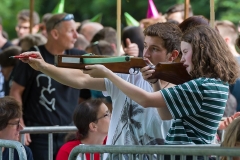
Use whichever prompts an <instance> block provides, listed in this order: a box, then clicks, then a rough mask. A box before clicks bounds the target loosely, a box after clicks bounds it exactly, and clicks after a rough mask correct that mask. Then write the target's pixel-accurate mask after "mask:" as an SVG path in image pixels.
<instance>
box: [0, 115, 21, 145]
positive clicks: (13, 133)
mask: <svg viewBox="0 0 240 160" xmlns="http://www.w3.org/2000/svg"><path fill="white" fill-rule="evenodd" d="M21 130H23V127H22V125H21V124H20V118H14V119H11V120H9V122H8V125H7V127H6V128H4V129H3V130H1V131H0V138H1V139H6V140H14V141H18V140H19V132H20V131H21Z"/></svg>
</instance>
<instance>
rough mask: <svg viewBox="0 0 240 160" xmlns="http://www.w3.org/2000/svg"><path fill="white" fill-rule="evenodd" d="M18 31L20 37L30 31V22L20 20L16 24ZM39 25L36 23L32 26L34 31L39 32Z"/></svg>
mask: <svg viewBox="0 0 240 160" xmlns="http://www.w3.org/2000/svg"><path fill="white" fill-rule="evenodd" d="M15 29H16V32H17V35H18V38H22V37H23V36H25V35H27V34H29V33H30V22H29V21H22V20H18V24H17V26H16V28H15ZM38 29H39V28H38V25H35V26H34V27H33V28H32V33H33V34H34V33H37V32H38Z"/></svg>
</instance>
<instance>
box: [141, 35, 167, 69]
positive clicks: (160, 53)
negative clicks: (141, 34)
mask: <svg viewBox="0 0 240 160" xmlns="http://www.w3.org/2000/svg"><path fill="white" fill-rule="evenodd" d="M163 46H164V42H163V40H162V39H161V38H159V37H157V36H146V37H145V39H144V49H143V57H146V58H148V59H149V60H150V61H151V62H152V63H153V64H154V65H156V64H158V63H159V62H168V61H169V55H171V54H167V49H166V48H164V47H163Z"/></svg>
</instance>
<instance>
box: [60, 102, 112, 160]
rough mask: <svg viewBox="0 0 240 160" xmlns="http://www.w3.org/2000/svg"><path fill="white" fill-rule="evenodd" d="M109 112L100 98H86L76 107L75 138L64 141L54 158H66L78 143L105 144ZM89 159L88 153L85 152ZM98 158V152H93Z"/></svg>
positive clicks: (65, 159)
mask: <svg viewBox="0 0 240 160" xmlns="http://www.w3.org/2000/svg"><path fill="white" fill-rule="evenodd" d="M110 116H111V113H110V112H109V110H108V108H107V106H106V105H105V104H104V103H103V101H102V100H100V99H93V100H87V101H84V102H82V103H81V104H79V105H78V107H76V109H75V111H74V113H73V122H74V124H75V126H76V127H77V129H78V131H77V138H76V139H75V140H72V141H69V142H67V143H65V144H64V145H63V146H62V147H61V148H60V150H59V151H58V154H57V158H56V160H68V157H69V154H70V152H71V150H72V149H73V148H74V147H75V146H77V145H80V144H88V145H93V144H96V145H97V144H98V145H101V144H105V143H106V136H107V133H108V127H109V122H110ZM86 158H87V159H86V160H90V154H86ZM94 159H95V160H99V159H100V157H99V154H94Z"/></svg>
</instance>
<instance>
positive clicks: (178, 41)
mask: <svg viewBox="0 0 240 160" xmlns="http://www.w3.org/2000/svg"><path fill="white" fill-rule="evenodd" d="M29 27H30V11H29V10H22V11H20V12H19V14H18V15H17V25H16V32H17V36H18V37H17V38H15V39H13V40H9V39H8V36H7V34H6V32H5V31H4V29H3V27H2V21H1V20H0V66H1V73H2V74H1V75H0V84H1V85H0V87H2V88H0V89H1V92H0V96H1V97H3V98H0V124H1V126H2V127H1V126H0V139H8V140H18V138H19V132H20V131H21V130H22V129H23V128H24V127H25V126H72V125H75V126H76V127H77V130H78V131H77V132H76V133H70V134H68V135H67V136H68V138H67V140H66V134H62V133H58V134H53V157H54V159H57V160H65V159H66V160H67V159H68V156H69V154H70V151H71V150H72V149H73V148H74V147H75V146H77V145H84V144H88V145H91V144H98V145H195V144H213V143H216V141H215V140H216V139H217V138H216V137H220V136H219V135H220V133H219V131H221V130H226V133H225V138H224V141H223V142H222V144H221V145H222V146H223V147H239V146H240V145H239V144H240V134H239V133H240V127H239V125H240V124H239V119H240V118H239V117H240V93H239V92H240V90H239V84H240V83H239V82H240V78H239V64H240V55H239V53H238V50H237V49H236V45H237V44H238V45H239V44H240V36H239V33H238V31H237V29H236V26H235V25H234V24H233V23H232V22H230V21H227V20H224V21H216V23H215V27H214V28H212V27H210V23H209V20H208V19H207V18H205V17H204V16H201V15H193V12H192V9H191V6H190V8H189V18H187V19H184V5H183V4H177V5H174V6H172V7H171V8H169V9H168V11H167V12H166V14H165V16H161V15H159V17H158V18H148V19H142V20H141V21H140V26H127V27H125V28H124V29H123V31H122V37H121V40H122V50H121V53H117V35H116V30H115V29H114V28H112V27H107V26H103V25H102V24H100V23H97V22H90V21H88V20H85V21H83V22H82V23H80V25H79V23H76V22H75V20H74V15H73V14H69V13H60V14H50V13H47V14H45V15H44V16H43V17H42V22H41V23H40V18H39V15H38V13H36V12H34V13H33V26H32V29H31V31H32V34H30V28H29ZM239 48H240V45H239ZM86 53H93V54H96V55H109V56H121V55H129V56H134V57H143V58H144V59H147V60H148V61H149V62H150V63H152V65H157V64H158V63H159V62H164V63H172V62H181V63H182V64H183V66H184V67H185V68H186V71H187V73H188V74H189V75H190V76H191V79H192V80H190V81H188V82H185V83H183V84H180V85H176V84H173V83H171V82H167V81H164V80H161V79H150V77H151V76H152V75H153V73H154V72H155V69H153V68H152V67H150V66H147V65H146V67H143V68H141V70H140V72H139V73H137V74H122V73H113V72H112V71H111V70H109V69H107V68H106V67H104V66H103V65H88V66H86V70H79V69H70V68H58V67H56V66H54V56H55V55H62V54H65V55H84V54H86ZM32 54H34V55H35V56H36V57H35V58H31V57H30V58H21V59H20V60H18V59H16V58H12V59H10V58H9V57H11V56H16V55H22V56H29V55H32ZM123 65H124V64H123ZM222 117H225V119H224V120H223V121H222ZM10 133H11V134H10ZM69 137H71V138H69ZM220 141H221V140H220ZM220 143H221V142H220ZM24 144H25V145H26V146H24V147H25V149H26V151H27V156H28V159H35V160H42V159H48V136H47V135H46V134H32V135H29V134H25V142H24ZM8 154H9V153H8V150H7V149H4V151H3V156H8ZM14 154H17V153H14ZM16 157H17V156H16ZM107 157H108V155H107V154H104V158H107ZM113 157H114V159H118V156H117V155H113ZM123 158H124V159H128V155H127V154H126V155H123ZM188 158H189V157H188ZM190 158H191V157H190ZM222 158H223V160H225V159H226V157H222ZM234 158H236V159H237V157H234ZM86 159H90V155H89V154H86ZM94 159H99V154H97V153H96V154H94ZM165 159H169V157H168V156H165Z"/></svg>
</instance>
